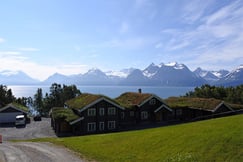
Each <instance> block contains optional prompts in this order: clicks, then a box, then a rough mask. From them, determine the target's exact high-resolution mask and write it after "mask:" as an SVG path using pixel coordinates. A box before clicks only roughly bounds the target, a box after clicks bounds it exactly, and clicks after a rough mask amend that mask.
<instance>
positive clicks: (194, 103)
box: [165, 97, 222, 110]
mask: <svg viewBox="0 0 243 162" xmlns="http://www.w3.org/2000/svg"><path fill="white" fill-rule="evenodd" d="M165 102H166V103H167V104H168V105H169V106H170V107H171V108H186V107H189V108H196V109H206V110H213V109H214V108H216V107H217V105H219V104H220V103H221V102H222V101H221V100H217V99H213V98H209V99H207V98H188V97H170V98H168V99H166V100H165Z"/></svg>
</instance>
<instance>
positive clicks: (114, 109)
mask: <svg viewBox="0 0 243 162" xmlns="http://www.w3.org/2000/svg"><path fill="white" fill-rule="evenodd" d="M108 115H116V108H114V107H109V108H108Z"/></svg>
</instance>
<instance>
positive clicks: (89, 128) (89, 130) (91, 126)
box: [88, 123, 96, 132]
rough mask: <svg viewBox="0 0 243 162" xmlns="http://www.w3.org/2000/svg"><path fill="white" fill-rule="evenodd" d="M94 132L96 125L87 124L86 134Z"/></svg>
mask: <svg viewBox="0 0 243 162" xmlns="http://www.w3.org/2000/svg"><path fill="white" fill-rule="evenodd" d="M94 131H96V123H88V132H94Z"/></svg>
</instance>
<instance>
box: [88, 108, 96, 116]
mask: <svg viewBox="0 0 243 162" xmlns="http://www.w3.org/2000/svg"><path fill="white" fill-rule="evenodd" d="M95 115H96V109H95V108H90V109H88V116H95Z"/></svg>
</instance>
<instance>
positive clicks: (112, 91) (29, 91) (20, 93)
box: [8, 85, 194, 98]
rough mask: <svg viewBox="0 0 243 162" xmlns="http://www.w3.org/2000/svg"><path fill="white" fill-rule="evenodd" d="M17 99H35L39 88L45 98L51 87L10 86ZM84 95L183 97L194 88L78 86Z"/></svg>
mask: <svg viewBox="0 0 243 162" xmlns="http://www.w3.org/2000/svg"><path fill="white" fill-rule="evenodd" d="M8 88H10V89H11V90H12V92H13V95H14V96H15V97H33V96H34V95H35V94H36V92H37V89H38V88H41V89H42V93H43V97H44V96H45V94H46V93H50V86H43V85H39V86H38V85H11V86H8ZM77 88H78V89H79V90H80V91H81V92H82V93H93V94H102V95H106V96H108V97H111V98H116V97H118V96H119V95H121V94H122V93H125V92H138V89H141V90H142V93H152V94H155V95H157V96H159V97H161V98H168V97H171V96H183V95H185V94H186V93H187V92H189V91H192V90H193V89H194V87H157V86H77Z"/></svg>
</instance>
